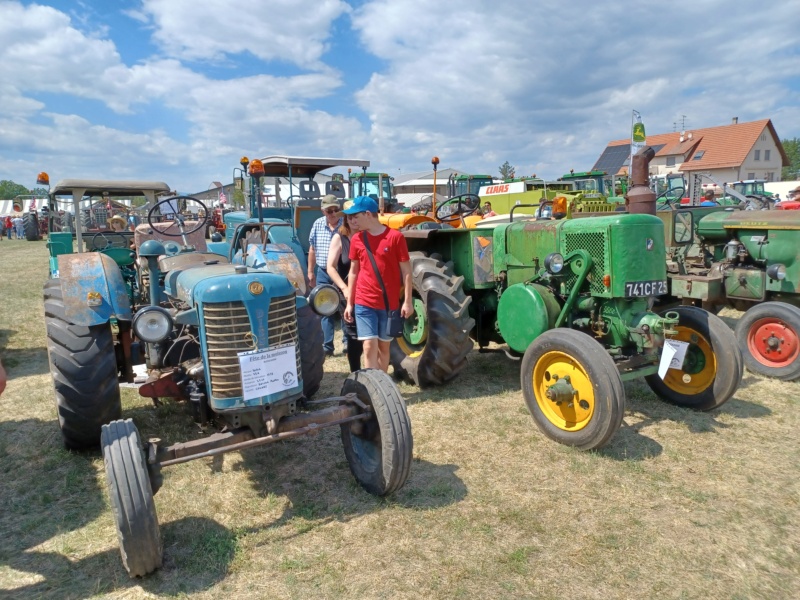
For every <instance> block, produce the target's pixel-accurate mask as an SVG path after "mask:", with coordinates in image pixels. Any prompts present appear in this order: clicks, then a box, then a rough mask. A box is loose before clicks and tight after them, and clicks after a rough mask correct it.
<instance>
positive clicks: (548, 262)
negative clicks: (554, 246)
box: [544, 252, 564, 275]
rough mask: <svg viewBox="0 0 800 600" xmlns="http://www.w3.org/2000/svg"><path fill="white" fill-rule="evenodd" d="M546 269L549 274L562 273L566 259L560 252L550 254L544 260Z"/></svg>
mask: <svg viewBox="0 0 800 600" xmlns="http://www.w3.org/2000/svg"><path fill="white" fill-rule="evenodd" d="M544 268H545V269H547V272H548V273H552V274H554V275H555V274H557V273H561V270H562V269H563V268H564V257H563V256H561V255H560V254H559V253H558V252H552V253H551V254H548V255H547V256H546V257H545V259H544Z"/></svg>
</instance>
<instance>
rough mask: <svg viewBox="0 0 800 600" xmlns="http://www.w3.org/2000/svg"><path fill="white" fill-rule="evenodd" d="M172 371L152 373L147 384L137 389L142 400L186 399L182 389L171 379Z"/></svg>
mask: <svg viewBox="0 0 800 600" xmlns="http://www.w3.org/2000/svg"><path fill="white" fill-rule="evenodd" d="M173 373H174V371H173V370H172V369H170V370H169V371H153V372H152V373H151V375H150V377H149V378H148V381H147V383H145V384H144V385H142V386H140V387H139V395H140V396H142V397H144V398H187V396H186V394H185V393H184V390H183V388H181V387H180V386H178V384H177V383H175V380H174V379H173V378H172V375H173Z"/></svg>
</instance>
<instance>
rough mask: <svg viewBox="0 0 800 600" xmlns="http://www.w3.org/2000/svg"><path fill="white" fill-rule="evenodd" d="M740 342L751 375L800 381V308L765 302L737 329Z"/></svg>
mask: <svg viewBox="0 0 800 600" xmlns="http://www.w3.org/2000/svg"><path fill="white" fill-rule="evenodd" d="M736 341H737V342H738V344H739V348H740V349H741V351H742V355H743V356H744V364H745V366H746V367H747V370H748V371H751V372H752V373H758V374H759V375H765V376H767V377H774V378H775V379H780V380H782V381H793V380H795V379H797V378H799V377H800V308H797V307H796V306H793V305H791V304H787V303H785V302H764V303H763V304H757V305H755V306H753V307H752V308H750V309H749V310H748V311H747V312H746V313H745V314H744V316H743V317H742V318H741V319H739V323H738V324H737V325H736Z"/></svg>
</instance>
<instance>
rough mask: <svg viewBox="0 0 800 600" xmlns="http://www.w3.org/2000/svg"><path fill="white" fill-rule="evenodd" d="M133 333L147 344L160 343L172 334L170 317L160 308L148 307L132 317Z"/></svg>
mask: <svg viewBox="0 0 800 600" xmlns="http://www.w3.org/2000/svg"><path fill="white" fill-rule="evenodd" d="M133 332H134V333H135V334H136V337H137V338H139V339H140V340H142V341H143V342H147V343H148V344H155V343H156V342H161V341H163V340H165V339H167V338H168V337H169V334H170V333H172V317H171V316H170V314H169V313H168V312H167V311H166V309H163V308H161V307H160V306H148V307H146V308H143V309H142V310H140V311H139V312H137V313H136V316H134V317H133Z"/></svg>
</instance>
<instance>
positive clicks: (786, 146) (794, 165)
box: [781, 138, 800, 181]
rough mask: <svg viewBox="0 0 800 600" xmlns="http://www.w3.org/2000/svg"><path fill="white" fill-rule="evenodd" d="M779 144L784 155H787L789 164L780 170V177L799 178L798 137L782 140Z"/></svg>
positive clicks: (799, 151) (787, 179) (799, 141)
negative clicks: (781, 145)
mask: <svg viewBox="0 0 800 600" xmlns="http://www.w3.org/2000/svg"><path fill="white" fill-rule="evenodd" d="M781 144H783V151H784V152H786V156H787V157H789V166H788V167H783V170H781V179H783V180H784V181H792V180H793V179H800V138H792V139H791V140H788V139H787V140H783V141H782V142H781Z"/></svg>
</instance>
